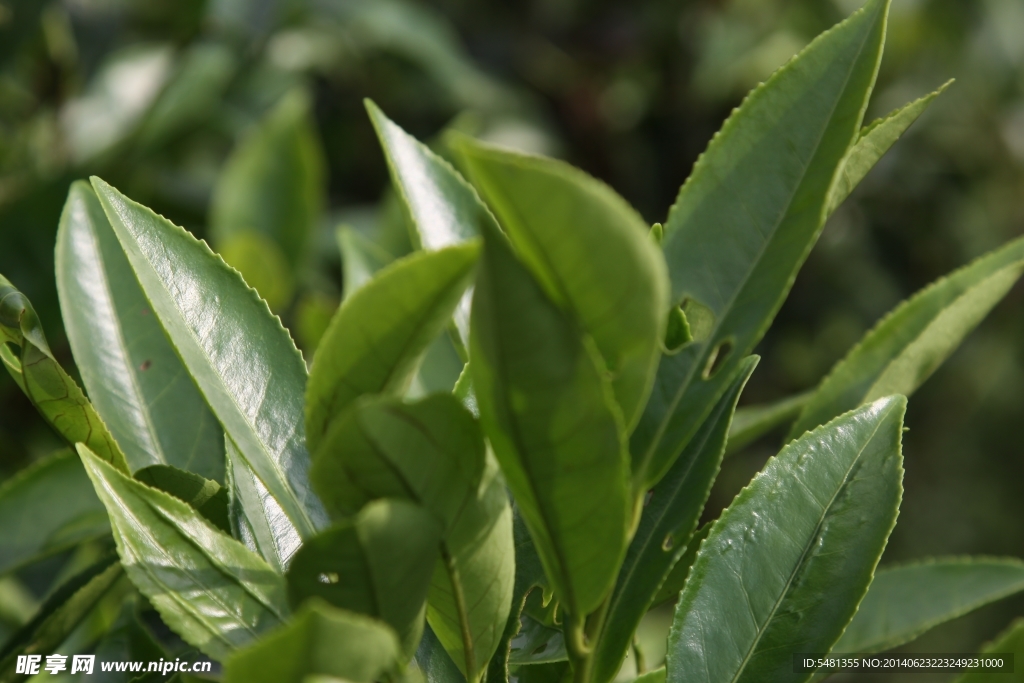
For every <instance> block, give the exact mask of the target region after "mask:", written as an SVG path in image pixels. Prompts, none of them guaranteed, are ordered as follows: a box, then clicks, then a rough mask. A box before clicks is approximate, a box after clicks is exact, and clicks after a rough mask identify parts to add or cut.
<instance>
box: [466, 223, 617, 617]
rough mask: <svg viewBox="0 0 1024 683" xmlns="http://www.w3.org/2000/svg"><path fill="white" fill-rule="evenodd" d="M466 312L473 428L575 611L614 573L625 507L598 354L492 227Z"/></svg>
mask: <svg viewBox="0 0 1024 683" xmlns="http://www.w3.org/2000/svg"><path fill="white" fill-rule="evenodd" d="M471 322H472V328H471V329H472V333H471V335H470V369H471V371H472V376H473V385H474V388H475V390H476V394H477V399H478V401H479V405H480V417H481V422H482V424H483V426H484V431H485V433H486V434H487V437H488V439H489V440H490V443H491V446H492V447H493V448H494V452H495V454H496V455H497V457H498V461H499V462H500V463H501V468H502V471H503V472H504V474H505V478H506V480H507V482H508V486H509V488H510V489H511V491H512V494H513V496H514V497H515V500H516V502H517V505H518V506H519V510H520V512H521V514H522V517H523V519H524V520H525V522H526V526H527V527H528V528H529V530H530V534H531V536H532V537H533V541H534V543H535V545H536V548H537V553H538V555H539V557H540V560H541V562H542V564H543V566H544V569H545V573H546V574H547V577H548V579H549V581H550V583H551V586H552V588H553V589H554V591H555V593H556V595H558V597H559V600H560V601H561V602H562V604H563V605H564V606H565V607H566V609H568V610H569V611H570V612H571V613H572V614H573V615H575V616H576V617H577V618H582V617H583V616H585V615H586V614H589V613H590V612H591V611H593V610H594V609H595V608H596V607H597V605H598V604H600V602H601V600H602V599H603V598H604V597H605V595H607V593H608V592H609V591H610V590H611V588H612V585H613V584H614V581H615V574H616V572H617V570H618V566H619V563H620V562H621V558H622V555H623V553H624V552H625V545H626V535H627V533H628V531H629V526H630V523H631V512H632V506H631V493H630V489H629V463H628V455H627V453H626V450H625V444H624V432H623V424H622V418H621V413H620V412H619V410H618V407H617V406H616V405H615V404H614V399H613V398H612V394H611V387H610V383H609V381H608V379H607V377H606V375H605V373H604V371H603V367H602V365H603V363H602V361H601V359H600V356H599V354H598V352H597V349H596V348H594V345H593V344H592V343H591V342H590V340H589V338H584V336H583V331H582V330H580V329H579V328H578V327H577V326H576V325H575V324H573V322H572V320H571V319H570V318H569V317H568V316H567V315H566V314H565V313H563V312H562V311H561V310H559V309H558V308H557V307H556V306H555V305H554V304H553V303H552V302H551V301H550V299H548V298H547V296H546V295H545V294H544V292H543V291H542V289H541V287H540V286H539V284H538V283H537V282H536V281H535V280H534V279H533V277H532V276H531V275H530V273H529V271H528V270H527V269H526V267H525V266H524V265H523V264H521V263H520V262H519V261H518V259H517V258H516V256H515V255H514V254H513V252H512V249H511V246H510V245H509V244H508V243H507V241H506V240H505V238H504V236H503V235H501V234H500V233H497V232H496V231H493V230H489V231H488V232H486V233H485V238H484V251H483V256H482V259H481V265H480V269H479V272H478V274H477V283H476V289H475V290H474V294H473V314H472V320H471Z"/></svg>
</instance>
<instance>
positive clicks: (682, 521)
mask: <svg viewBox="0 0 1024 683" xmlns="http://www.w3.org/2000/svg"><path fill="white" fill-rule="evenodd" d="M758 360H759V358H758V357H757V356H751V357H750V358H748V359H747V361H746V362H745V363H744V364H743V365H741V366H740V367H739V370H738V371H737V373H736V377H735V378H733V381H732V383H731V384H730V386H729V390H728V391H726V393H725V394H724V395H723V396H722V398H720V399H719V400H718V405H717V406H715V409H714V410H713V411H711V413H710V414H709V415H708V417H707V419H706V420H705V422H704V424H703V425H701V428H700V429H699V430H698V431H697V434H696V435H694V437H693V439H691V440H690V442H689V443H688V444H687V445H686V448H685V449H683V452H682V454H681V455H680V456H679V457H678V458H677V459H676V461H675V463H673V465H672V469H670V470H669V471H668V474H666V475H665V478H664V479H662V480H661V481H660V482H658V485H657V486H655V487H654V489H653V490H652V491H651V493H650V494H649V498H648V499H647V500H646V504H645V506H644V509H643V513H642V514H641V515H640V523H639V525H638V526H637V529H636V533H635V534H634V535H633V540H632V541H631V542H630V544H629V549H628V550H627V551H626V559H625V560H623V562H622V567H621V569H619V576H618V579H617V580H616V582H615V590H614V591H613V592H612V596H611V599H610V600H609V602H608V606H607V607H606V608H605V609H606V610H607V611H606V613H605V625H604V628H603V629H602V630H601V631H600V632H599V635H598V636H597V638H596V643H595V645H594V648H595V655H594V663H593V674H592V675H593V676H594V680H595V681H597V683H608V682H609V681H612V680H613V679H614V678H615V676H616V674H617V673H618V671H619V669H620V668H621V667H622V662H623V660H624V659H625V658H626V654H627V653H628V652H629V649H630V647H631V646H632V644H633V638H634V634H635V633H636V630H637V627H639V625H640V620H641V619H643V616H644V615H645V614H646V613H647V610H648V609H650V607H651V605H653V604H654V600H655V598H656V596H657V594H658V590H659V588H660V587H661V585H662V584H663V583H664V582H665V579H666V578H667V577H668V575H669V573H670V572H671V571H672V567H673V566H674V565H675V564H676V562H678V561H679V559H680V558H681V557H682V555H683V554H685V552H686V549H687V544H688V543H689V541H690V537H691V536H692V535H693V532H694V530H695V529H696V528H697V522H698V521H699V519H700V515H701V512H702V511H703V509H704V503H705V501H707V499H708V495H709V494H710V493H711V484H712V483H713V482H714V480H715V478H716V477H717V476H718V470H719V467H720V466H721V463H722V456H723V453H724V451H725V442H726V437H727V436H728V434H729V426H730V423H731V422H732V416H733V412H734V411H735V410H736V402H737V401H738V400H739V398H740V394H741V393H742V392H743V387H744V386H746V383H747V380H748V379H750V375H751V373H753V371H754V368H755V367H756V366H757V362H758Z"/></svg>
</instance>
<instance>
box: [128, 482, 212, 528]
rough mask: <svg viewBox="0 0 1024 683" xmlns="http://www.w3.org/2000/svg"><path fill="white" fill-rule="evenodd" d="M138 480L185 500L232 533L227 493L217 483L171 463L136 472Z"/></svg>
mask: <svg viewBox="0 0 1024 683" xmlns="http://www.w3.org/2000/svg"><path fill="white" fill-rule="evenodd" d="M135 480H136V481H141V482H142V483H143V484H145V485H146V486H149V487H152V488H155V489H160V490H161V491H163V492H164V493H169V494H171V495H172V496H174V497H175V498H177V499H179V500H182V501H185V502H186V503H188V504H189V507H191V508H194V509H195V510H196V512H198V513H199V514H201V515H202V516H203V517H205V518H206V520H207V521H208V522H210V523H211V524H213V525H214V526H215V527H217V528H218V529H220V530H221V531H223V532H224V533H228V534H230V533H231V524H230V522H229V521H228V492H227V489H225V488H224V487H223V486H221V485H220V484H218V483H217V482H215V481H213V480H211V479H205V478H203V477H200V476H199V475H198V474H195V473H193V472H187V471H185V470H179V469H178V468H177V467H171V466H170V465H150V466H149V467H146V468H143V469H141V470H139V471H138V472H136V473H135Z"/></svg>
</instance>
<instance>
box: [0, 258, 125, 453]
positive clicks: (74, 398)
mask: <svg viewBox="0 0 1024 683" xmlns="http://www.w3.org/2000/svg"><path fill="white" fill-rule="evenodd" d="M7 344H15V345H17V346H20V347H21V353H20V354H19V355H15V354H14V353H13V351H11V349H9V348H7ZM0 347H3V352H2V353H0V357H2V359H3V363H4V367H6V368H7V371H8V372H9V373H10V374H11V376H12V377H13V378H14V381H15V382H16V383H17V384H18V386H19V387H20V388H21V390H22V391H23V392H24V393H25V395H26V396H28V399H29V400H30V401H32V405H34V406H35V407H36V410H38V411H39V414H40V415H42V416H43V418H44V419H45V420H46V422H47V423H48V424H49V425H50V426H51V427H53V429H54V430H55V431H56V432H57V433H58V434H60V435H61V437H63V438H64V440H65V441H67V443H68V444H69V445H72V446H73V445H75V444H76V443H80V442H81V443H85V444H86V445H87V446H89V448H91V449H93V450H94V452H95V453H96V454H97V455H98V456H99V457H101V458H103V459H104V460H106V461H107V462H109V463H112V464H113V465H114V467H117V468H118V469H119V470H121V471H123V472H128V463H127V462H126V461H125V457H124V453H123V452H122V451H121V449H120V447H119V446H118V444H117V441H116V440H115V439H114V437H113V436H112V435H111V433H110V432H109V431H108V430H107V426H106V425H105V424H104V423H103V420H102V419H100V416H99V415H98V414H97V413H96V409H95V408H93V406H92V403H90V402H89V399H87V398H86V397H85V394H83V393H82V389H81V388H80V387H79V386H78V384H77V383H76V382H75V380H73V379H71V376H70V375H68V373H66V372H65V371H64V368H62V367H61V366H60V364H59V363H58V362H57V361H56V359H55V358H54V357H53V353H52V352H51V351H50V346H49V344H48V343H47V342H46V337H45V335H44V334H43V328H42V326H41V325H40V324H39V318H38V316H37V315H36V312H35V309H34V308H32V303H31V302H30V301H29V300H28V298H27V297H26V296H25V295H24V294H22V293H21V292H19V291H18V290H17V289H16V288H15V287H14V285H12V284H11V283H10V282H9V281H8V280H7V279H6V278H5V277H4V276H3V275H0Z"/></svg>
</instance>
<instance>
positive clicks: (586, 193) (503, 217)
mask: <svg viewBox="0 0 1024 683" xmlns="http://www.w3.org/2000/svg"><path fill="white" fill-rule="evenodd" d="M458 149H459V152H460V154H461V156H462V158H463V160H464V162H465V164H466V167H467V169H468V172H469V175H470V178H471V180H472V181H473V184H474V185H475V186H476V187H477V188H478V189H479V190H480V192H481V194H482V195H483V196H484V198H485V199H486V200H487V203H488V205H489V206H490V207H491V208H492V209H493V210H494V212H495V215H496V216H497V217H498V220H499V221H500V222H501V225H502V227H503V228H504V230H505V233H506V234H507V235H508V237H509V239H510V240H511V242H512V244H513V246H514V247H515V249H516V252H517V253H518V254H519V256H520V258H521V259H522V261H523V263H524V264H525V265H526V266H527V267H528V268H529V270H530V271H531V272H532V273H533V276H534V277H535V278H536V280H537V281H538V282H539V283H540V285H541V287H542V289H543V290H544V292H545V293H546V294H547V296H548V297H549V298H550V299H551V300H552V301H554V302H555V303H556V304H557V305H559V306H561V307H562V308H564V309H568V310H571V311H572V312H573V314H574V315H575V316H576V318H577V320H578V322H579V324H580V326H581V327H582V328H583V329H584V330H585V331H586V332H587V334H589V335H590V336H591V337H593V340H594V343H595V344H596V346H597V349H598V350H599V351H600V353H601V357H602V358H603V359H604V362H605V364H606V365H607V370H608V372H609V373H611V375H612V378H613V380H612V388H613V391H614V393H615V398H616V400H617V401H618V403H619V406H620V407H621V409H622V413H623V416H624V419H625V422H626V425H627V427H631V426H632V425H634V424H635V423H636V420H637V419H638V418H639V416H640V411H642V410H643V405H644V402H645V401H646V399H647V395H648V392H649V391H650V388H651V381H652V380H653V378H654V371H655V368H656V367H657V364H658V358H659V356H660V349H661V342H662V339H663V338H664V331H665V321H666V315H665V314H666V311H667V310H668V278H667V275H666V272H665V263H664V259H663V258H662V256H661V254H659V253H658V249H657V247H656V246H655V244H654V243H653V242H652V241H651V239H650V238H649V237H648V235H647V232H648V225H647V223H646V222H644V220H643V219H642V218H641V217H640V215H639V214H637V213H636V211H635V210H634V209H633V208H632V207H631V206H629V204H627V203H626V201H625V200H624V199H622V198H621V197H620V196H619V195H617V194H616V193H615V192H614V190H612V189H611V188H610V187H608V186H607V185H605V184H604V183H601V182H599V181H598V180H596V179H595V178H592V177H591V176H589V175H587V174H586V173H584V172H582V171H580V170H579V169H576V168H573V167H572V166H569V165H568V164H565V163H563V162H560V161H555V160H554V159H547V158H542V157H531V156H525V155H522V154H518V153H514V152H509V151H504V150H501V149H498V148H494V147H485V146H483V145H480V144H476V143H473V142H471V141H470V140H469V139H468V138H460V143H459V145H458Z"/></svg>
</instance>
